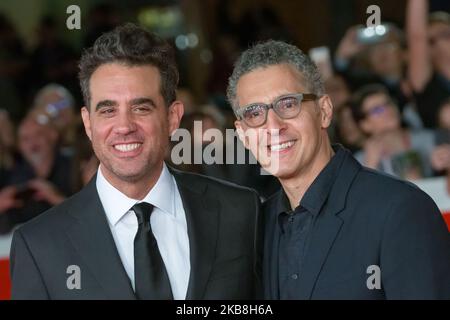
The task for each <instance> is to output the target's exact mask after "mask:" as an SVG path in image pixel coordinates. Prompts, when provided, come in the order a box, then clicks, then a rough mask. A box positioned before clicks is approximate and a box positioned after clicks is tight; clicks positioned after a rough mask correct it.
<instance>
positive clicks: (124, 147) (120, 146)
mask: <svg viewBox="0 0 450 320" xmlns="http://www.w3.org/2000/svg"><path fill="white" fill-rule="evenodd" d="M140 146H141V144H140V143H130V144H116V145H115V146H114V148H115V149H116V150H119V151H121V152H129V151H133V150H135V149H137V148H139V147H140Z"/></svg>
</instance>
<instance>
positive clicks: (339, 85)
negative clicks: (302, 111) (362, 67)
mask: <svg viewBox="0 0 450 320" xmlns="http://www.w3.org/2000/svg"><path fill="white" fill-rule="evenodd" d="M325 87H326V91H327V93H328V95H329V96H330V98H331V101H332V102H333V106H334V107H335V109H336V110H337V109H340V108H341V107H342V106H344V104H345V103H346V102H347V100H348V99H349V98H350V90H349V88H348V85H347V83H346V82H345V79H344V78H343V77H342V76H339V75H334V76H333V77H331V78H329V79H328V80H327V81H326V82H325Z"/></svg>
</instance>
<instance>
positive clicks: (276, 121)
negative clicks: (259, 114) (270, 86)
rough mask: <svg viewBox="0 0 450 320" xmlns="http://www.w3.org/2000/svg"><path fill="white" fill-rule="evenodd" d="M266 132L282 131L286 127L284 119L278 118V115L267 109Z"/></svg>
mask: <svg viewBox="0 0 450 320" xmlns="http://www.w3.org/2000/svg"><path fill="white" fill-rule="evenodd" d="M265 127H266V129H267V130H280V131H281V130H282V129H284V128H285V127H286V123H285V121H284V119H282V118H280V116H279V115H277V114H276V113H275V111H273V109H269V110H268V111H267V121H266V125H265Z"/></svg>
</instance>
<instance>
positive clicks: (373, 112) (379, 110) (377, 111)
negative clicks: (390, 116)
mask: <svg viewBox="0 0 450 320" xmlns="http://www.w3.org/2000/svg"><path fill="white" fill-rule="evenodd" d="M391 105H392V102H391V101H386V102H385V103H382V104H379V105H376V106H374V107H373V108H371V109H369V110H368V111H366V112H365V114H366V116H370V117H371V116H380V115H382V114H383V113H384V112H385V111H386V110H387V109H388V108H389V107H390V106H391Z"/></svg>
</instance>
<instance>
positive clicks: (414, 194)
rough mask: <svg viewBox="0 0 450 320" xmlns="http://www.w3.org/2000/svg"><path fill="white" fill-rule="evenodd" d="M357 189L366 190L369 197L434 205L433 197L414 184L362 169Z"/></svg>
mask: <svg viewBox="0 0 450 320" xmlns="http://www.w3.org/2000/svg"><path fill="white" fill-rule="evenodd" d="M355 183H356V184H355V186H356V189H358V190H359V189H361V190H365V191H364V192H365V193H366V194H368V195H377V197H378V198H380V199H385V200H387V199H393V200H398V201H404V200H409V201H411V202H412V203H414V202H416V201H425V202H427V203H430V204H432V205H434V201H433V200H432V199H431V197H430V196H429V195H428V194H427V193H425V192H424V191H423V190H422V189H420V188H419V187H418V186H416V185H415V184H414V183H412V182H409V181H406V180H401V179H399V178H397V177H394V176H392V175H389V174H386V173H382V172H379V171H376V170H373V169H370V168H366V167H362V169H361V170H360V171H359V173H358V175H357V178H356V179H355Z"/></svg>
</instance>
